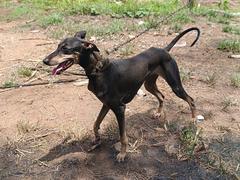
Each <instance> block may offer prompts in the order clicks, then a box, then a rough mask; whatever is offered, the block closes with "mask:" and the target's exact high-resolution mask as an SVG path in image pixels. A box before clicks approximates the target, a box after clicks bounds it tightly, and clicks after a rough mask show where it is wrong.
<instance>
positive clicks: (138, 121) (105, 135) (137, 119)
mask: <svg viewBox="0 0 240 180" xmlns="http://www.w3.org/2000/svg"><path fill="white" fill-rule="evenodd" d="M149 112H150V111H148V112H146V113H137V114H134V115H131V116H129V117H127V118H126V121H127V123H126V124H127V127H126V128H127V133H128V135H129V136H130V137H129V139H130V140H132V141H135V140H137V139H138V138H139V137H138V135H139V134H142V133H143V132H142V130H143V129H144V131H145V132H147V131H148V130H149V131H150V132H151V131H153V128H154V127H155V128H157V127H159V125H160V123H159V121H157V120H155V119H152V118H151V116H150V115H149ZM111 119H112V123H113V124H114V125H113V124H109V125H106V127H105V128H104V129H101V138H102V144H101V145H100V146H99V147H98V148H96V149H94V150H92V151H89V149H90V147H91V146H92V140H93V138H94V136H93V132H92V131H91V132H90V133H89V134H88V135H87V136H84V137H83V138H81V139H78V140H71V137H69V136H68V137H65V138H64V139H63V140H62V141H61V142H60V143H59V144H58V145H56V146H55V147H53V148H52V149H50V150H49V152H48V153H47V154H46V155H45V156H43V157H41V158H40V159H39V160H40V161H52V160H54V159H57V158H59V157H61V156H64V155H67V154H70V153H75V152H83V153H91V154H92V153H93V154H96V155H97V153H98V152H99V151H101V149H105V148H106V149H107V148H108V149H112V148H111V147H112V145H113V144H114V143H116V142H117V141H118V140H119V136H118V134H119V130H118V126H117V124H116V120H115V117H114V116H112V117H111ZM146 123H147V125H146ZM112 151H114V150H112ZM114 152H115V151H114ZM115 154H116V152H115Z"/></svg>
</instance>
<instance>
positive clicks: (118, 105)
mask: <svg viewBox="0 0 240 180" xmlns="http://www.w3.org/2000/svg"><path fill="white" fill-rule="evenodd" d="M190 31H197V33H198V34H197V38H196V39H195V41H194V42H193V43H192V45H191V46H193V45H194V44H195V43H196V42H197V40H198V39H199V36H200V30H199V29H198V28H189V29H187V30H185V31H183V32H182V33H180V34H179V35H178V36H177V37H176V38H174V39H173V40H172V42H171V43H170V44H169V45H168V46H167V47H165V48H163V49H161V48H155V47H151V48H149V49H147V50H145V51H143V52H142V53H140V54H138V55H136V56H134V57H131V58H128V59H121V60H115V61H109V60H103V59H102V58H101V56H100V55H99V50H98V48H97V47H96V45H95V44H93V43H91V42H88V41H86V40H84V38H85V35H86V32H84V31H81V32H79V33H77V34H76V35H75V36H74V37H71V38H66V39H64V40H63V41H62V42H61V43H60V44H59V45H58V48H57V49H56V50H55V51H54V52H53V53H51V54H50V55H48V56H47V57H46V58H45V59H44V60H43V62H44V63H45V64H46V65H50V66H53V65H57V64H58V66H57V67H56V68H55V69H54V70H53V74H59V73H60V72H62V71H64V70H66V69H67V68H69V67H70V66H71V65H72V64H74V63H77V64H79V65H80V66H82V67H83V68H84V70H85V72H86V75H87V77H88V79H89V84H88V89H89V90H90V91H92V92H93V93H94V94H95V95H96V96H97V97H98V99H99V100H100V101H101V102H102V103H103V105H102V109H101V111H100V113H99V115H98V117H97V120H96V122H95V123H94V134H95V146H94V147H96V146H98V145H100V135H99V133H98V130H99V128H100V124H101V122H102V120H103V119H104V117H105V115H106V114H107V113H108V111H109V109H111V110H112V111H113V112H114V114H115V115H116V118H117V121H118V125H119V131H120V142H121V151H120V153H119V154H118V155H117V160H118V161H123V160H124V158H125V156H126V148H127V144H128V139H127V136H126V129H125V115H124V114H125V107H126V104H127V103H129V102H130V101H131V100H132V99H133V98H134V96H135V95H136V94H137V92H138V90H139V88H140V87H141V86H142V84H144V86H145V88H146V90H147V91H149V92H150V93H152V94H153V95H154V96H155V97H156V98H157V99H158V102H159V107H158V113H159V114H160V113H161V110H162V106H163V99H164V96H163V95H162V93H161V92H160V91H159V90H158V88H157V86H156V80H157V78H158V76H162V77H163V78H164V79H165V80H166V82H167V83H168V84H169V86H170V87H171V88H172V90H173V92H174V93H175V94H176V95H177V96H178V97H180V98H181V99H183V100H185V101H186V102H187V103H188V104H189V106H190V109H191V112H192V117H195V109H196V108H195V105H194V101H193V99H192V98H191V97H190V96H189V95H188V94H187V93H186V91H185V90H184V88H183V86H182V83H181V80H180V75H179V70H178V66H177V63H176V61H175V60H174V59H173V58H172V57H171V55H170V54H169V51H170V50H171V48H172V47H173V46H174V45H175V44H176V42H177V41H178V40H179V39H180V38H181V37H182V36H183V35H185V34H186V33H188V32H190ZM62 54H63V55H72V56H74V57H72V58H68V59H67V60H65V61H63V62H61V63H58V62H56V61H54V57H56V56H58V55H62Z"/></svg>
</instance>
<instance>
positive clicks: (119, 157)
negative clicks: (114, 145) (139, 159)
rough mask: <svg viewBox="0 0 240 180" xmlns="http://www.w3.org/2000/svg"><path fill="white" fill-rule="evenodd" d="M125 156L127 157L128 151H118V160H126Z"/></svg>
mask: <svg viewBox="0 0 240 180" xmlns="http://www.w3.org/2000/svg"><path fill="white" fill-rule="evenodd" d="M125 157H126V153H121V152H120V153H118V155H117V161H118V162H123V161H124V159H125Z"/></svg>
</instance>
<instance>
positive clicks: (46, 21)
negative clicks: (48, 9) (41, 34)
mask: <svg viewBox="0 0 240 180" xmlns="http://www.w3.org/2000/svg"><path fill="white" fill-rule="evenodd" d="M63 21H64V17H63V15H62V14H59V13H53V14H50V15H48V16H45V17H43V18H42V19H40V26H41V27H43V28H46V27H48V26H49V25H57V24H61V23H63Z"/></svg>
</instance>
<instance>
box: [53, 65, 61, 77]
mask: <svg viewBox="0 0 240 180" xmlns="http://www.w3.org/2000/svg"><path fill="white" fill-rule="evenodd" d="M62 70H63V65H62V64H59V65H58V66H57V67H56V68H54V69H53V71H52V75H57V74H60V73H61V71H62Z"/></svg>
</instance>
